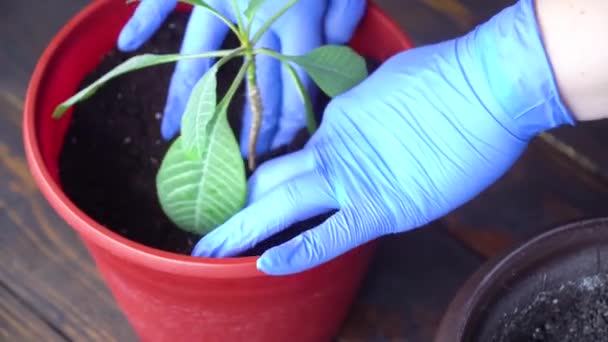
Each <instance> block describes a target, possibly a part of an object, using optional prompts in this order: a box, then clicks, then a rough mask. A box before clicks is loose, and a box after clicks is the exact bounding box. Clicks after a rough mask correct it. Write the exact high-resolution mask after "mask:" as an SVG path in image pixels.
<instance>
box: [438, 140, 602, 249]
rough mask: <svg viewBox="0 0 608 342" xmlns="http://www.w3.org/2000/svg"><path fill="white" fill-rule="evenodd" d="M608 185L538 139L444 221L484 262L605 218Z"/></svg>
mask: <svg viewBox="0 0 608 342" xmlns="http://www.w3.org/2000/svg"><path fill="white" fill-rule="evenodd" d="M606 203H608V183H606V182H604V181H602V180H601V179H598V178H597V177H595V176H594V175H592V174H589V173H586V172H585V171H584V170H581V168H580V167H579V166H578V165H577V164H576V163H573V162H572V161H571V160H569V159H568V158H566V157H564V156H562V155H560V154H559V153H556V152H555V151H554V150H553V148H552V147H551V146H550V145H548V144H547V143H545V142H544V141H542V140H540V139H536V140H535V141H534V142H533V143H532V144H531V145H530V147H529V148H528V150H527V151H526V152H525V153H524V155H523V156H522V158H521V159H520V160H519V161H518V162H517V163H516V164H515V165H514V166H513V168H512V169H511V170H510V171H509V172H508V173H507V175H505V177H503V178H502V179H501V180H499V181H498V182H496V183H495V184H494V185H493V186H491V187H490V188H488V189H487V190H486V191H484V192H483V193H482V194H480V196H478V197H477V198H475V199H474V200H472V201H471V202H469V203H468V204H466V205H464V206H463V207H461V208H459V209H458V210H456V211H455V212H453V213H452V214H451V215H448V216H447V217H445V218H444V219H443V221H444V222H446V224H447V226H448V230H449V231H450V232H451V233H452V234H454V235H455V236H457V237H458V238H459V239H461V240H463V241H465V242H466V244H467V245H468V246H469V247H471V248H472V249H474V250H476V251H477V252H478V253H480V254H481V255H484V256H486V257H491V256H494V255H496V254H498V253H500V252H501V251H503V250H504V249H506V248H509V247H512V246H514V245H515V244H518V243H521V242H522V241H524V240H526V239H528V238H530V237H532V236H535V235H537V234H540V233H542V232H544V231H546V230H548V229H551V228H553V227H555V226H557V225H560V224H564V223H567V222H571V221H573V220H581V219H585V218H590V217H598V216H607V215H608V206H606Z"/></svg>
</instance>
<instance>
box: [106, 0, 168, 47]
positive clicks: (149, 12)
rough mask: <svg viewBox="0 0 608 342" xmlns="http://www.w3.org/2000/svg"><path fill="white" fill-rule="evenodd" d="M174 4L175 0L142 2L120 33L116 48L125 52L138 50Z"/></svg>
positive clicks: (144, 0)
mask: <svg viewBox="0 0 608 342" xmlns="http://www.w3.org/2000/svg"><path fill="white" fill-rule="evenodd" d="M176 4H177V1H176V0H142V1H141V3H140V4H139V5H137V8H136V9H135V12H134V13H133V16H132V17H131V19H129V21H128V22H127V24H126V25H125V26H124V27H123V28H122V30H121V31H120V34H119V36H118V48H119V49H120V50H122V51H125V52H130V51H133V50H135V49H137V48H139V47H140V46H141V45H142V44H143V43H145V42H146V41H147V40H148V39H149V38H150V37H151V36H152V35H153V34H154V33H155V32H156V30H158V28H159V27H160V25H161V24H162V23H163V21H164V20H165V19H166V18H167V16H168V15H169V13H171V11H173V9H174V8H175V5H176Z"/></svg>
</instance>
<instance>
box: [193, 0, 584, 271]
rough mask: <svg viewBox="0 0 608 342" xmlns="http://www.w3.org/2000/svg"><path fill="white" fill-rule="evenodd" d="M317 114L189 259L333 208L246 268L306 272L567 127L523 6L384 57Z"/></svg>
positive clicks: (450, 201) (479, 185) (466, 187)
mask: <svg viewBox="0 0 608 342" xmlns="http://www.w3.org/2000/svg"><path fill="white" fill-rule="evenodd" d="M324 115H325V116H324V120H323V122H322V124H321V125H320V127H319V130H318V131H317V132H316V133H315V134H314V135H313V137H312V138H311V140H310V141H309V143H308V144H307V145H306V147H305V148H304V149H303V150H301V151H298V152H296V153H293V154H290V155H287V156H285V157H282V158H280V159H276V160H272V161H270V162H267V163H266V164H262V165H261V167H260V168H259V169H258V170H257V172H256V173H255V175H254V176H253V177H252V178H251V182H250V187H251V191H252V192H251V194H250V198H249V204H248V206H247V207H246V208H245V209H244V210H242V211H241V212H240V213H238V214H237V215H235V216H234V217H232V218H231V219H230V220H228V221H227V222H226V223H225V224H224V225H222V226H221V227H219V228H218V229H216V230H214V231H212V232H211V233H210V234H208V235H207V236H205V237H204V238H203V239H202V240H201V241H199V243H198V244H197V246H196V247H195V249H194V251H193V253H192V255H195V256H211V257H227V256H231V255H234V254H237V253H239V252H241V251H243V250H246V249H248V248H251V247H252V246H254V245H255V244H256V243H257V242H259V241H262V240H264V239H265V238H267V237H269V236H270V235H273V234H275V233H277V232H279V231H281V230H282V229H284V228H286V227H287V226H289V225H290V224H292V223H295V222H298V221H301V220H304V219H307V218H310V217H312V216H314V215H318V214H321V213H324V212H327V211H329V210H331V209H337V210H338V211H337V212H336V213H335V214H334V215H333V216H331V217H330V218H329V219H327V220H326V221H325V222H324V223H323V224H321V225H319V226H318V227H315V228H313V229H312V230H309V231H307V232H304V233H302V234H301V235H298V236H297V237H295V238H294V239H292V240H290V241H288V242H286V243H284V244H282V245H280V246H277V247H274V248H271V249H269V250H267V251H266V252H265V253H264V254H263V255H262V256H261V257H260V258H259V259H258V264H257V265H258V268H259V269H260V270H262V271H263V272H266V273H268V274H275V275H279V274H290V273H296V272H299V271H303V270H306V269H308V268H310V267H313V266H316V265H319V264H321V263H324V262H326V261H328V260H331V259H332V258H335V257H337V256H339V255H340V254H342V253H344V252H346V251H348V250H350V249H352V248H354V247H356V246H359V245H361V244H363V243H365V242H367V241H370V240H372V239H374V238H377V237H379V236H382V235H386V234H391V233H398V232H403V231H407V230H410V229H413V228H417V227H421V226H423V225H425V224H427V223H429V222H430V221H432V220H435V219H438V218H440V217H442V216H443V215H445V214H447V213H449V212H450V211H452V210H453V209H455V208H457V207H459V206H460V205H462V204H464V203H465V202H467V201H469V200H470V199H472V198H473V197H474V196H476V195H477V194H478V193H479V192H481V191H482V190H484V189H485V188H486V187H488V186H489V185H491V184H492V183H493V182H494V181H496V180H497V178H499V177H500V176H501V175H503V174H504V173H505V172H506V171H507V170H508V169H509V168H510V167H511V166H512V164H513V163H514V162H515V161H516V159H517V158H518V157H519V156H520V154H521V153H522V151H523V150H524V149H525V148H526V146H527V144H528V142H529V141H530V139H531V138H532V137H534V136H535V135H537V134H538V133H539V132H541V131H544V130H547V129H550V128H553V127H556V126H558V125H562V124H574V120H573V117H572V115H571V113H570V112H569V111H568V110H567V109H566V108H565V106H564V105H563V104H562V102H561V100H560V97H559V94H558V91H557V89H556V84H555V82H554V80H553V75H552V71H551V69H550V65H549V63H548V60H547V57H546V55H545V51H544V50H543V46H542V43H541V39H540V36H539V32H538V30H537V27H536V21H535V16H534V10H533V4H532V0H524V1H521V2H519V3H517V4H516V5H514V6H512V7H510V8H507V9H505V10H503V11H502V12H501V13H499V14H498V15H497V16H495V17H494V18H493V19H492V20H490V21H489V22H487V23H485V24H483V25H481V27H479V28H477V29H476V30H475V31H473V32H471V33H470V34H468V35H466V36H463V37H461V38H458V39H456V40H451V41H447V42H443V43H440V44H436V45H430V46H425V47H420V48H416V49H412V50H409V51H406V52H402V53H400V54H398V55H396V56H394V57H393V58H391V59H390V60H388V61H386V62H385V63H384V64H383V65H382V66H381V67H380V68H379V69H378V70H377V71H376V72H375V73H373V74H372V75H371V76H370V77H369V78H368V79H367V80H365V81H364V82H362V83H361V84H360V85H358V86H357V87H355V88H354V89H352V90H351V91H349V92H347V93H345V94H343V95H341V96H339V97H337V98H335V99H334V100H333V101H331V102H330V104H329V105H328V107H327V108H326V111H325V114H324Z"/></svg>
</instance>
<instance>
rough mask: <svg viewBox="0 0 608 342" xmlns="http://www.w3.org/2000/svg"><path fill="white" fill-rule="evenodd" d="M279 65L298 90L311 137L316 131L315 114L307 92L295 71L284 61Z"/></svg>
mask: <svg viewBox="0 0 608 342" xmlns="http://www.w3.org/2000/svg"><path fill="white" fill-rule="evenodd" d="M281 63H282V64H283V66H284V67H285V68H287V70H288V71H289V74H290V75H291V78H292V79H293V81H294V82H295V83H296V88H298V92H299V93H300V97H301V98H302V101H303V102H304V107H305V108H306V126H307V128H308V133H310V134H311V135H312V134H313V133H314V132H315V131H316V130H317V122H316V119H315V114H314V112H313V110H312V103H311V101H310V97H309V96H308V91H307V90H306V89H305V88H304V84H302V80H300V77H299V76H298V73H296V70H295V69H294V68H293V67H292V66H291V65H290V64H289V63H288V62H286V61H284V60H282V61H281Z"/></svg>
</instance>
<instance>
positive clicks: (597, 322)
mask: <svg viewBox="0 0 608 342" xmlns="http://www.w3.org/2000/svg"><path fill="white" fill-rule="evenodd" d="M500 327H501V328H500V329H499V331H497V332H496V334H495V335H494V336H493V338H492V342H525V341H543V342H605V341H608V275H607V274H598V275H595V276H588V277H585V278H582V279H580V280H578V281H570V282H568V283H565V284H563V285H561V286H560V287H559V288H557V289H554V290H550V291H545V292H541V293H539V294H538V295H537V296H536V298H535V299H534V300H533V301H532V302H531V303H530V304H529V305H527V306H525V307H519V308H517V309H515V310H513V312H510V313H505V315H504V317H503V320H502V322H501V325H500Z"/></svg>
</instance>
